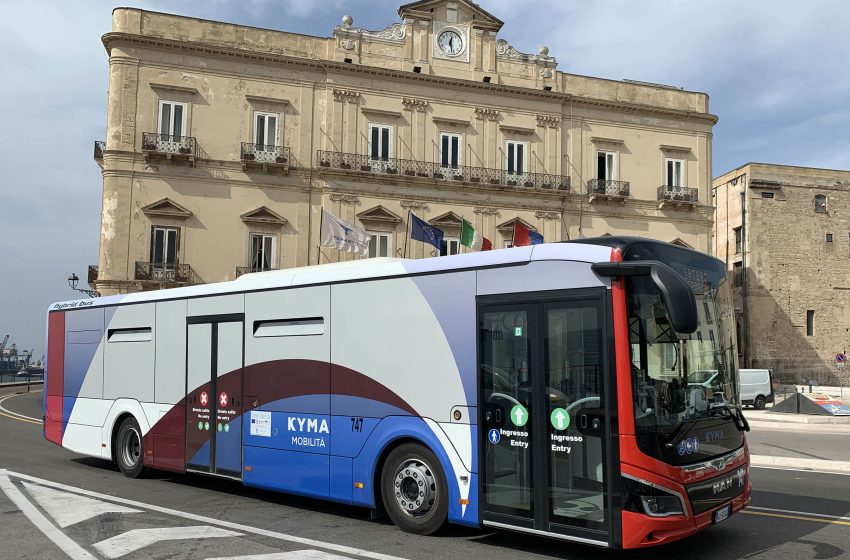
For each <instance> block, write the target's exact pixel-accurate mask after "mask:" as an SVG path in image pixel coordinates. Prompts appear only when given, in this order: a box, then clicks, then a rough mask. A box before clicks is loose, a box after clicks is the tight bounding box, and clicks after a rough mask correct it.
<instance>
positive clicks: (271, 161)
mask: <svg viewBox="0 0 850 560" xmlns="http://www.w3.org/2000/svg"><path fill="white" fill-rule="evenodd" d="M239 160H240V161H241V162H242V170H243V171H244V170H246V169H248V168H249V167H260V168H262V170H263V171H273V170H276V169H277V170H281V171H284V172H288V171H289V167H290V165H289V162H290V161H291V160H292V155H291V154H290V149H289V148H288V147H285V146H271V145H269V144H251V143H248V142H242V148H241V150H240V151H239Z"/></svg>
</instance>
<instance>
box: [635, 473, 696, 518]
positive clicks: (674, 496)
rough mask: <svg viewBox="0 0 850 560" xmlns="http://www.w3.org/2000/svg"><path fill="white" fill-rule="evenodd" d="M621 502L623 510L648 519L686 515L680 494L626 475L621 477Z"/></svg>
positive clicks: (685, 508) (683, 501)
mask: <svg viewBox="0 0 850 560" xmlns="http://www.w3.org/2000/svg"><path fill="white" fill-rule="evenodd" d="M623 502H624V503H623V509H626V510H628V511H633V512H635V513H643V514H644V515H649V516H650V517H669V516H671V515H684V516H686V517H687V515H688V514H687V511H688V510H687V507H686V506H685V500H684V498H683V497H682V495H681V494H679V493H678V492H676V491H675V490H671V489H669V488H664V487H663V486H659V485H658V484H655V483H652V482H649V481H647V480H643V479H640V478H636V477H633V476H630V475H627V474H624V475H623Z"/></svg>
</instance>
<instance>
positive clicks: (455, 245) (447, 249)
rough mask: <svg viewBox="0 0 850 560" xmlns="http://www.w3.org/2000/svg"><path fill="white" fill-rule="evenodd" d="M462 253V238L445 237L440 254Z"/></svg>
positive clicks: (443, 255)
mask: <svg viewBox="0 0 850 560" xmlns="http://www.w3.org/2000/svg"><path fill="white" fill-rule="evenodd" d="M458 253H460V239H458V238H457V237H444V238H443V245H442V246H441V247H440V256H441V257H445V256H447V255H457V254H458Z"/></svg>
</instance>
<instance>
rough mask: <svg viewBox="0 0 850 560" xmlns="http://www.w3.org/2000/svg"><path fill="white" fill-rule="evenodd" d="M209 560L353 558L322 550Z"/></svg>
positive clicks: (342, 559) (349, 559) (344, 559)
mask: <svg viewBox="0 0 850 560" xmlns="http://www.w3.org/2000/svg"><path fill="white" fill-rule="evenodd" d="M207 560H351V558H350V557H348V556H340V555H338V554H331V553H329V552H322V551H321V550H293V551H292V552H271V553H269V554H251V555H248V556H226V557H225V556H222V557H220V558H207Z"/></svg>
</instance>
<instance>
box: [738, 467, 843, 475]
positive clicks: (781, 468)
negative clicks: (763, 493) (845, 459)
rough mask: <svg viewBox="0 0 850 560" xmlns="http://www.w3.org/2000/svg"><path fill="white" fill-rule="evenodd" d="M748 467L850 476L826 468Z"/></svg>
mask: <svg viewBox="0 0 850 560" xmlns="http://www.w3.org/2000/svg"><path fill="white" fill-rule="evenodd" d="M750 468H753V469H767V470H771V471H786V472H799V473H806V474H834V475H838V476H850V472H840V471H831V470H827V469H792V468H790V467H770V466H767V465H750Z"/></svg>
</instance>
